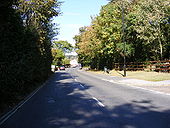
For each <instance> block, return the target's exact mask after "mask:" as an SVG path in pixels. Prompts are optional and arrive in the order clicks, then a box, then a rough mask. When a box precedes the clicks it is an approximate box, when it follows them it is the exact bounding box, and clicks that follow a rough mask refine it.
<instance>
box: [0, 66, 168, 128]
mask: <svg viewBox="0 0 170 128" xmlns="http://www.w3.org/2000/svg"><path fill="white" fill-rule="evenodd" d="M114 80H115V79H114V78H113V77H110V76H106V75H103V74H92V73H89V72H85V71H81V70H78V69H76V68H70V69H67V70H66V71H58V72H56V73H55V74H54V75H53V76H52V77H51V78H50V79H49V80H48V81H47V82H46V84H45V85H44V86H43V87H42V88H41V89H40V90H39V91H38V92H37V93H36V94H35V95H34V96H33V97H31V98H30V99H29V100H28V101H27V102H25V104H23V105H22V106H21V107H20V108H19V109H17V111H15V113H13V114H11V115H10V114H9V116H8V118H7V119H6V120H5V121H4V122H3V123H2V124H1V126H0V127H1V128H170V96H169V95H164V94H159V93H156V92H153V91H149V90H144V89H141V88H135V87H132V86H127V85H123V84H117V83H116V82H114ZM110 81H111V82H110ZM115 81H116V80H115ZM134 84H135V83H134Z"/></svg>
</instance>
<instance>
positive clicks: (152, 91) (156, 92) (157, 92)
mask: <svg viewBox="0 0 170 128" xmlns="http://www.w3.org/2000/svg"><path fill="white" fill-rule="evenodd" d="M102 80H103V81H107V82H110V83H115V84H125V83H119V82H114V81H113V80H107V79H102ZM125 85H128V86H130V87H132V88H137V89H142V90H145V91H148V92H151V93H155V94H162V95H168V96H170V94H169V93H165V92H160V91H155V90H150V89H147V88H142V87H137V86H133V85H130V84H125Z"/></svg>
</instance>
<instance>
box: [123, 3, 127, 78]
mask: <svg viewBox="0 0 170 128" xmlns="http://www.w3.org/2000/svg"><path fill="white" fill-rule="evenodd" d="M122 42H123V54H124V55H123V61H124V62H123V71H124V75H123V76H124V77H126V42H125V13H124V1H123V0H122Z"/></svg>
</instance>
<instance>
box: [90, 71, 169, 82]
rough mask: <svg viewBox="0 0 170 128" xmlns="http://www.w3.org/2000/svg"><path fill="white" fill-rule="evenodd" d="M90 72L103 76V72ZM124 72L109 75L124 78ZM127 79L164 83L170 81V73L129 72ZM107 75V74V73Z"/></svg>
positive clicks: (111, 72) (113, 72)
mask: <svg viewBox="0 0 170 128" xmlns="http://www.w3.org/2000/svg"><path fill="white" fill-rule="evenodd" d="M90 72H94V73H99V74H103V73H104V72H103V71H94V70H90ZM123 73H124V72H123V71H115V70H111V71H110V73H109V74H108V75H112V76H119V77H123ZM126 73H127V78H134V79H140V80H147V81H163V80H170V73H158V72H146V71H127V72H126ZM105 74H106V73H105Z"/></svg>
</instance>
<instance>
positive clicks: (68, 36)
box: [53, 0, 108, 45]
mask: <svg viewBox="0 0 170 128" xmlns="http://www.w3.org/2000/svg"><path fill="white" fill-rule="evenodd" d="M62 1H64V3H62V5H61V7H60V8H61V12H62V14H61V15H60V16H59V17H55V18H54V21H53V22H54V23H57V24H59V26H58V27H59V35H58V36H57V38H58V40H66V41H68V42H69V43H71V44H73V45H74V44H75V42H74V40H73V37H74V36H75V35H77V34H78V33H79V28H80V27H83V26H89V25H90V24H91V16H92V17H94V16H96V15H98V14H99V12H100V9H101V6H103V5H106V4H107V3H108V1H107V0H62Z"/></svg>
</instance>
